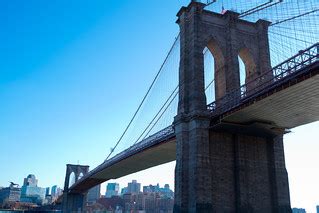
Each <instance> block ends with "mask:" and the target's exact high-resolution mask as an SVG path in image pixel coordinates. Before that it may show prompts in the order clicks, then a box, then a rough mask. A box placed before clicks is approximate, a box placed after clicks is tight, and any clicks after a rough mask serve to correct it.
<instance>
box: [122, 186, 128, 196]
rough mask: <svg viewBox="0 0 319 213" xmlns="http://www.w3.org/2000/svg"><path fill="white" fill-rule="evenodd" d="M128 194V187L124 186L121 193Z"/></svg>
mask: <svg viewBox="0 0 319 213" xmlns="http://www.w3.org/2000/svg"><path fill="white" fill-rule="evenodd" d="M124 194H127V187H123V188H122V190H121V195H122V196H123V195H124Z"/></svg>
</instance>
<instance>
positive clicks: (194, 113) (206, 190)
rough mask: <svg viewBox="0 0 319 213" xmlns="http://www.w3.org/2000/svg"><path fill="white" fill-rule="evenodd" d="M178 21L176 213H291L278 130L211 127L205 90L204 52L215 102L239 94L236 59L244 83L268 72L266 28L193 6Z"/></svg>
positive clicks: (231, 14)
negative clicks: (210, 66)
mask: <svg viewBox="0 0 319 213" xmlns="http://www.w3.org/2000/svg"><path fill="white" fill-rule="evenodd" d="M177 16H178V20H177V23H178V24H179V26H180V42H181V45H180V46H181V47H180V48H181V51H180V70H179V104H178V114H177V116H176V117H175V119H174V127H175V133H176V139H177V156H176V159H177V160H176V168H175V206H174V212H176V213H177V212H207V213H210V212H262V213H266V212H267V213H269V212H291V209H290V198H289V188H288V175H287V172H286V168H285V161H284V150H283V137H282V135H283V131H279V132H278V133H277V134H268V133H267V132H262V131H261V132H258V133H256V132H254V129H253V128H251V127H250V126H249V125H247V124H241V125H238V124H234V125H233V128H231V129H229V128H228V129H224V128H222V127H221V128H219V129H215V128H212V126H214V125H212V124H211V119H210V115H209V112H208V110H207V103H206V96H205V89H204V57H203V50H204V48H205V47H207V48H208V49H209V51H211V53H212V55H213V56H214V59H215V88H216V91H215V97H216V100H219V99H221V98H223V97H224V96H225V94H227V93H229V92H233V91H236V90H238V94H240V92H239V87H240V79H239V78H240V77H239V62H238V56H240V57H241V58H242V59H243V62H244V64H245V68H246V82H254V79H255V78H257V77H258V76H260V75H261V74H265V73H266V72H267V71H269V70H270V69H271V64H270V54H269V42H268V26H269V24H270V23H269V22H267V21H264V20H259V21H257V22H256V23H252V22H248V21H245V20H241V19H239V14H238V13H235V12H232V11H227V12H226V13H225V14H217V13H213V12H211V11H207V10H204V4H202V3H199V2H191V3H190V4H189V5H188V6H187V7H182V8H181V10H180V11H179V12H178V14H177ZM270 75H272V74H271V73H270ZM265 78H267V75H266V77H265ZM249 85H254V86H256V85H258V82H254V83H253V84H249ZM252 87H253V86H251V88H246V89H247V90H250V89H252ZM238 98H240V95H239V96H238ZM217 103H218V102H217ZM219 104H223V102H220V103H219ZM254 122H258V121H252V123H254ZM236 125H237V126H236ZM242 126H245V129H246V131H245V132H242V131H241V129H242Z"/></svg>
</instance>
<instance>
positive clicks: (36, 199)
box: [20, 174, 46, 205]
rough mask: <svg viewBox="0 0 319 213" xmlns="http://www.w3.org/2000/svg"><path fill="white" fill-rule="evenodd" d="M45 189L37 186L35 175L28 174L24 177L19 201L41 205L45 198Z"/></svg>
mask: <svg viewBox="0 0 319 213" xmlns="http://www.w3.org/2000/svg"><path fill="white" fill-rule="evenodd" d="M45 194H46V189H45V188H41V187H38V180H37V179H36V177H35V175H32V174H30V175H28V176H27V177H26V178H24V182H23V186H22V187H21V198H20V201H21V202H27V203H35V204H38V205H42V204H43V202H44V200H45Z"/></svg>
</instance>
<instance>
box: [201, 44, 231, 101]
mask: <svg viewBox="0 0 319 213" xmlns="http://www.w3.org/2000/svg"><path fill="white" fill-rule="evenodd" d="M203 54H204V73H205V75H204V76H205V94H206V100H207V103H208V104H209V103H211V102H214V101H216V100H218V99H220V98H221V97H223V96H224V94H225V92H226V85H225V70H224V68H225V58H224V56H223V53H222V50H221V48H220V47H219V46H218V44H217V42H216V41H215V40H214V39H211V40H210V41H209V42H208V44H207V46H206V47H205V48H204V50H203Z"/></svg>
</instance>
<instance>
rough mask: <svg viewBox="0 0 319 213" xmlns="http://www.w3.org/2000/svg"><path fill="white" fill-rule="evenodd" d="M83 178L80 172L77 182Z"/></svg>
mask: <svg viewBox="0 0 319 213" xmlns="http://www.w3.org/2000/svg"><path fill="white" fill-rule="evenodd" d="M82 177H83V172H80V174H79V177H78V180H80V179H81V178H82Z"/></svg>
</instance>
